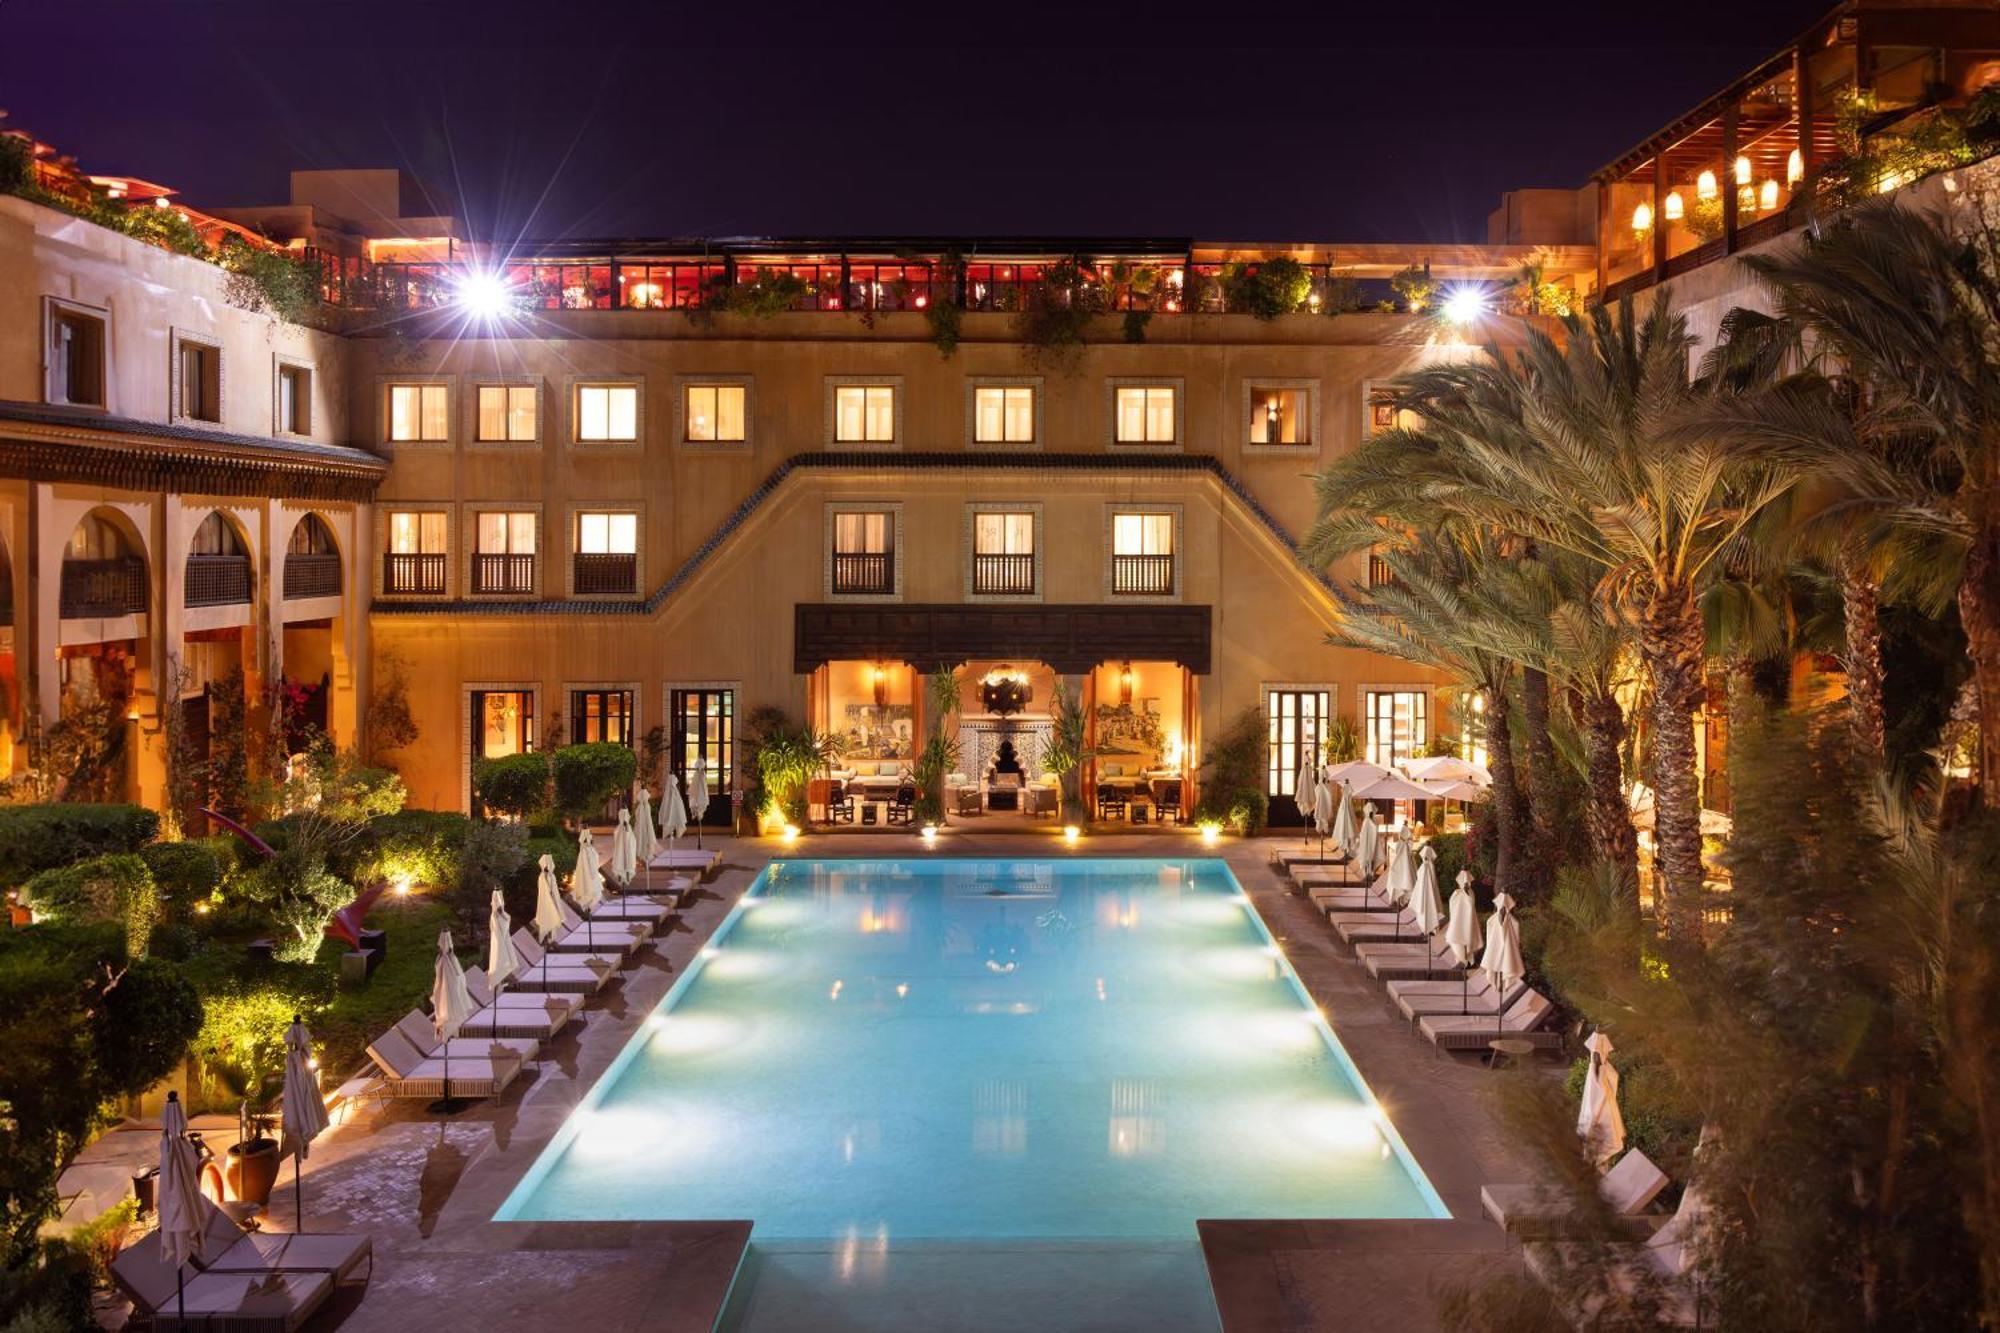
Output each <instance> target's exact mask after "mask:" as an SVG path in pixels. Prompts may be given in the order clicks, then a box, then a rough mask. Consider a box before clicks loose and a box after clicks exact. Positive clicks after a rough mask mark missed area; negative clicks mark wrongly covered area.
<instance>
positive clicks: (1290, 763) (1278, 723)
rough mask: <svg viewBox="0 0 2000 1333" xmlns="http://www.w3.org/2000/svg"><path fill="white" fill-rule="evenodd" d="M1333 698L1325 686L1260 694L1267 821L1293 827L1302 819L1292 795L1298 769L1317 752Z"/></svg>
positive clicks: (1294, 789) (1322, 739)
mask: <svg viewBox="0 0 2000 1333" xmlns="http://www.w3.org/2000/svg"><path fill="white" fill-rule="evenodd" d="M1332 705H1333V699H1332V695H1331V692H1330V691H1327V690H1267V691H1266V692H1265V695H1264V716H1265V726H1266V729H1267V731H1266V737H1265V744H1264V793H1265V794H1266V795H1267V796H1269V797H1270V798H1271V813H1270V822H1271V823H1273V824H1276V825H1278V826H1279V827H1281V828H1296V827H1298V826H1299V825H1300V824H1303V823H1304V822H1305V816H1304V815H1303V814H1301V813H1300V812H1299V804H1298V801H1297V800H1296V799H1295V796H1296V793H1297V791H1298V787H1299V770H1300V769H1301V768H1304V767H1305V765H1306V762H1307V760H1308V759H1309V758H1310V757H1312V756H1314V755H1317V754H1319V753H1320V747H1321V746H1322V745H1323V744H1324V743H1325V741H1326V728H1327V723H1328V721H1329V720H1330V717H1331V713H1332Z"/></svg>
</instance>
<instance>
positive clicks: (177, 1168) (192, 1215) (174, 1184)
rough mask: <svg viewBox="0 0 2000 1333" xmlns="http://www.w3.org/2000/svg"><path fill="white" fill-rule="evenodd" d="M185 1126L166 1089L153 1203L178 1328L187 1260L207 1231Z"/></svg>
mask: <svg viewBox="0 0 2000 1333" xmlns="http://www.w3.org/2000/svg"><path fill="white" fill-rule="evenodd" d="M187 1127H188V1123H187V1112H186V1111H185V1110H184V1109H183V1108H182V1107H181V1095H180V1094H179V1093H178V1092H170V1093H168V1094H167V1105H166V1109H165V1110H164V1111H162V1112H161V1113H160V1179H159V1183H158V1185H157V1187H156V1189H155V1192H154V1195H153V1206H154V1207H155V1208H157V1209H159V1212H160V1250H161V1252H162V1253H163V1254H165V1255H166V1257H167V1261H168V1262H169V1263H171V1264H173V1266H174V1301H175V1305H176V1310H175V1313H176V1314H177V1315H178V1316H179V1318H180V1323H181V1327H182V1328H186V1327H187V1291H186V1270H187V1263H188V1261H189V1260H190V1259H198V1258H200V1257H201V1242H202V1237H203V1236H204V1235H205V1234H206V1232H207V1227H206V1226H205V1225H204V1224H203V1222H204V1219H203V1218H202V1214H201V1185H200V1183H199V1182H198V1181H197V1179H196V1174H195V1173H196V1167H195V1159H194V1145H193V1144H191V1143H189V1142H188V1141H187Z"/></svg>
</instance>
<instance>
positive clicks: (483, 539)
mask: <svg viewBox="0 0 2000 1333" xmlns="http://www.w3.org/2000/svg"><path fill="white" fill-rule="evenodd" d="M539 526H540V524H539V523H538V522H537V521H536V516H535V514H534V512H533V511H532V510H528V511H523V512H517V513H505V512H488V513H482V514H480V515H479V517H478V519H477V520H476V521H475V524H474V534H473V549H472V590H473V591H474V592H479V593H512V594H516V595H523V594H527V593H531V592H533V591H534V590H535V534H536V529H537V528H538V527H539Z"/></svg>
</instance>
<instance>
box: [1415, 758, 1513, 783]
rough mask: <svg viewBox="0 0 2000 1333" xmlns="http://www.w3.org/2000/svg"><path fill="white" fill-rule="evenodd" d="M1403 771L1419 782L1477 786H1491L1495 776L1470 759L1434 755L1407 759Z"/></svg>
mask: <svg viewBox="0 0 2000 1333" xmlns="http://www.w3.org/2000/svg"><path fill="white" fill-rule="evenodd" d="M1403 771H1404V772H1405V773H1408V774H1409V775H1410V776H1411V777H1413V778H1415V779H1416V780H1417V781H1419V782H1423V783H1431V782H1470V783H1472V784H1473V785H1475V786H1479V787H1486V786H1491V785H1492V782H1493V775H1492V774H1491V773H1488V772H1487V771H1486V770H1485V769H1483V768H1481V767H1480V766H1479V765H1478V764H1475V763H1473V762H1472V761H1471V760H1469V759H1454V758H1452V757H1451V756H1450V755H1433V756H1431V757H1429V758H1425V759H1406V760H1404V761H1403Z"/></svg>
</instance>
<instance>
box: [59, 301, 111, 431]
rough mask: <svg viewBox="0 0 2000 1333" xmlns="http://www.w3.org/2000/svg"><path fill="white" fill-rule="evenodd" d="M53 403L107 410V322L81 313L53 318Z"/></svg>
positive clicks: (61, 314)
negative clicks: (105, 375) (105, 388)
mask: <svg viewBox="0 0 2000 1333" xmlns="http://www.w3.org/2000/svg"><path fill="white" fill-rule="evenodd" d="M49 401H50V402H55V403H71V404H74V405H75V406H78V407H103V406H104V321H103V320H102V319H100V318H98V317H97V316H95V315H87V314H85V313H83V312H82V311H81V310H61V309H59V310H55V311H53V312H52V313H51V315H50V317H49Z"/></svg>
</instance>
